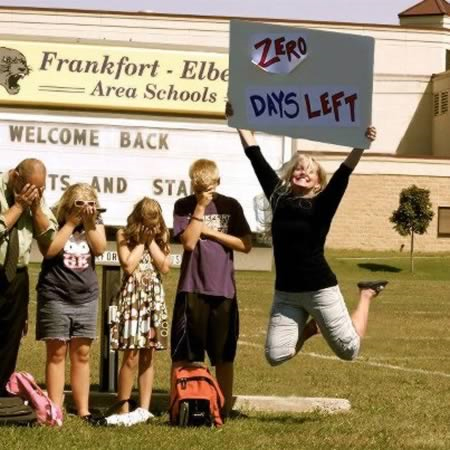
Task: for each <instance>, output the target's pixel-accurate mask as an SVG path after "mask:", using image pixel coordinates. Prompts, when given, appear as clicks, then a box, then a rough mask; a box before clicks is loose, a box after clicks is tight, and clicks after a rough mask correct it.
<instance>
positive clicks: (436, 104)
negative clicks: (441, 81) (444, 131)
mask: <svg viewBox="0 0 450 450" xmlns="http://www.w3.org/2000/svg"><path fill="white" fill-rule="evenodd" d="M447 113H448V90H445V91H441V92H438V93H436V94H434V95H433V115H434V116H439V115H440V114H447Z"/></svg>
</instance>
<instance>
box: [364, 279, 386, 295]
mask: <svg viewBox="0 0 450 450" xmlns="http://www.w3.org/2000/svg"><path fill="white" fill-rule="evenodd" d="M388 283H389V281H386V280H377V281H360V282H359V283H358V287H359V288H360V289H372V290H374V291H375V292H376V293H377V294H379V293H380V292H381V291H382V290H383V289H384V288H385V287H386V285H387V284H388Z"/></svg>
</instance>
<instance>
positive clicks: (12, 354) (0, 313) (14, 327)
mask: <svg viewBox="0 0 450 450" xmlns="http://www.w3.org/2000/svg"><path fill="white" fill-rule="evenodd" d="M28 299H29V279H28V272H27V270H26V269H19V270H18V272H17V275H16V277H15V278H14V280H12V281H11V283H8V281H7V280H6V279H5V276H4V274H3V273H2V271H1V269H0V396H4V395H5V394H6V392H5V385H6V383H7V382H8V380H9V377H10V376H11V374H12V373H13V372H14V370H15V368H16V362H17V355H18V353H19V345H20V340H21V338H22V333H23V329H24V326H25V321H26V320H27V311H28Z"/></svg>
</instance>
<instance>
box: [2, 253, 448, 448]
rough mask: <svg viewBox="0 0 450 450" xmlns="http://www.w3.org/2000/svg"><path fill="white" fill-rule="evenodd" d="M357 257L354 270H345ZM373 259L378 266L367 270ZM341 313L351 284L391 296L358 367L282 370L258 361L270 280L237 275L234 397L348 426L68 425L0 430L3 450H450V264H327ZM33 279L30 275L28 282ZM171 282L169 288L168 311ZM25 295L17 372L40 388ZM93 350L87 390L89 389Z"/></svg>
mask: <svg viewBox="0 0 450 450" xmlns="http://www.w3.org/2000/svg"><path fill="white" fill-rule="evenodd" d="M354 257H356V258H357V259H354ZM372 257H376V258H374V259H373V258H372ZM329 259H330V263H331V265H332V267H333V269H334V270H335V272H336V273H337V275H338V279H339V281H340V285H341V289H342V291H343V293H344V296H345V298H346V301H347V304H348V306H349V308H350V309H353V307H354V305H355V303H356V300H357V289H356V285H355V284H356V282H357V281H358V280H360V279H377V278H387V279H389V280H390V284H389V286H388V288H387V290H386V291H385V292H384V293H382V294H381V295H380V297H378V298H377V299H376V300H375V301H374V303H373V306H372V309H371V316H370V321H369V331H368V336H367V338H366V339H365V341H364V343H363V348H362V352H361V355H360V357H359V359H358V360H357V361H355V362H351V363H350V362H342V361H339V360H338V359H337V358H335V357H334V356H333V354H332V353H331V351H330V350H329V349H328V347H327V346H326V344H325V343H324V342H323V340H322V339H321V338H320V337H315V338H313V339H311V340H310V341H308V342H307V343H306V345H305V348H304V350H303V352H302V353H301V354H300V355H298V356H297V357H296V358H294V359H293V360H291V361H290V362H288V363H286V364H284V365H283V366H280V367H275V368H272V367H270V366H269V365H268V364H267V363H266V362H265V359H264V354H263V344H264V337H265V328H266V322H267V316H268V312H269V308H270V304H271V297H272V289H273V274H271V273H259V272H258V273H253V272H240V273H238V274H237V283H238V291H239V301H240V310H241V338H240V346H239V351H238V357H237V361H236V383H235V392H236V393H237V394H253V395H258V394H259V395H283V396H285V395H286V396H290V395H296V396H307V397H339V398H347V399H349V400H350V402H351V404H352V411H351V412H349V413H345V414H336V415H320V414H317V413H314V414H299V415H295V414H256V413H252V412H249V413H248V418H241V419H234V420H230V421H228V422H227V423H226V424H225V426H224V427H223V429H221V430H208V429H176V428H171V427H169V426H168V425H167V420H168V417H167V415H166V414H165V415H162V416H161V417H158V418H157V419H156V420H155V421H154V422H153V423H152V424H150V425H139V426H136V427H134V428H131V429H123V428H120V429H119V428H108V429H106V428H101V429H94V428H91V427H89V426H88V425H85V424H84V423H81V422H80V420H79V419H77V418H76V417H68V418H67V419H66V421H65V424H64V427H63V428H62V429H49V428H32V429H23V428H1V429H0V448H1V449H34V448H43V449H44V448H45V449H47V448H48V449H59V448H65V449H66V448H76V449H81V448H83V449H88V448H89V449H91V448H98V449H100V448H102V449H103V448H111V449H116V448H117V449H139V448H158V449H159V448H162V449H181V448H186V449H188V448H189V449H217V448H219V449H221V448H223V449H284V448H289V449H291V448H292V449H343V450H348V449H449V448H450V333H449V329H450V275H449V268H450V257H449V255H443V256H433V255H428V257H423V258H422V257H421V258H417V259H416V263H415V264H416V272H415V273H414V274H411V273H410V272H409V261H408V259H407V258H398V257H395V255H393V254H377V255H374V254H363V253H359V252H350V251H346V252H332V253H331V254H330V255H329ZM37 270H38V267H33V268H32V277H33V280H35V277H36V275H37ZM177 276H178V271H176V270H173V271H172V273H171V274H170V275H169V276H168V277H167V278H166V280H165V286H166V292H167V303H168V305H169V307H171V303H172V299H173V298H174V289H175V284H176V281H177ZM35 307H36V303H35V298H34V294H33V295H32V298H31V305H30V332H29V335H28V336H27V337H26V338H25V339H24V342H23V345H22V348H21V353H20V357H19V364H18V369H20V370H27V371H29V372H31V373H33V374H34V375H35V377H36V379H37V380H38V382H43V380H44V361H45V354H44V346H43V344H42V343H36V342H35V340H34V314H35ZM98 352H99V348H98V343H97V344H96V345H95V347H94V351H93V363H92V383H93V385H95V384H97V383H98V355H99V353H98ZM168 369H169V355H168V353H167V352H164V353H159V354H157V365H156V382H155V390H160V391H167V388H168V374H169V371H168Z"/></svg>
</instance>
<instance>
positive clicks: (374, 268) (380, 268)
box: [358, 263, 403, 273]
mask: <svg viewBox="0 0 450 450" xmlns="http://www.w3.org/2000/svg"><path fill="white" fill-rule="evenodd" d="M358 267H361V269H366V270H370V271H371V272H394V273H398V272H401V271H402V270H403V269H400V268H399V267H394V266H388V265H387V264H375V263H359V264H358Z"/></svg>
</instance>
